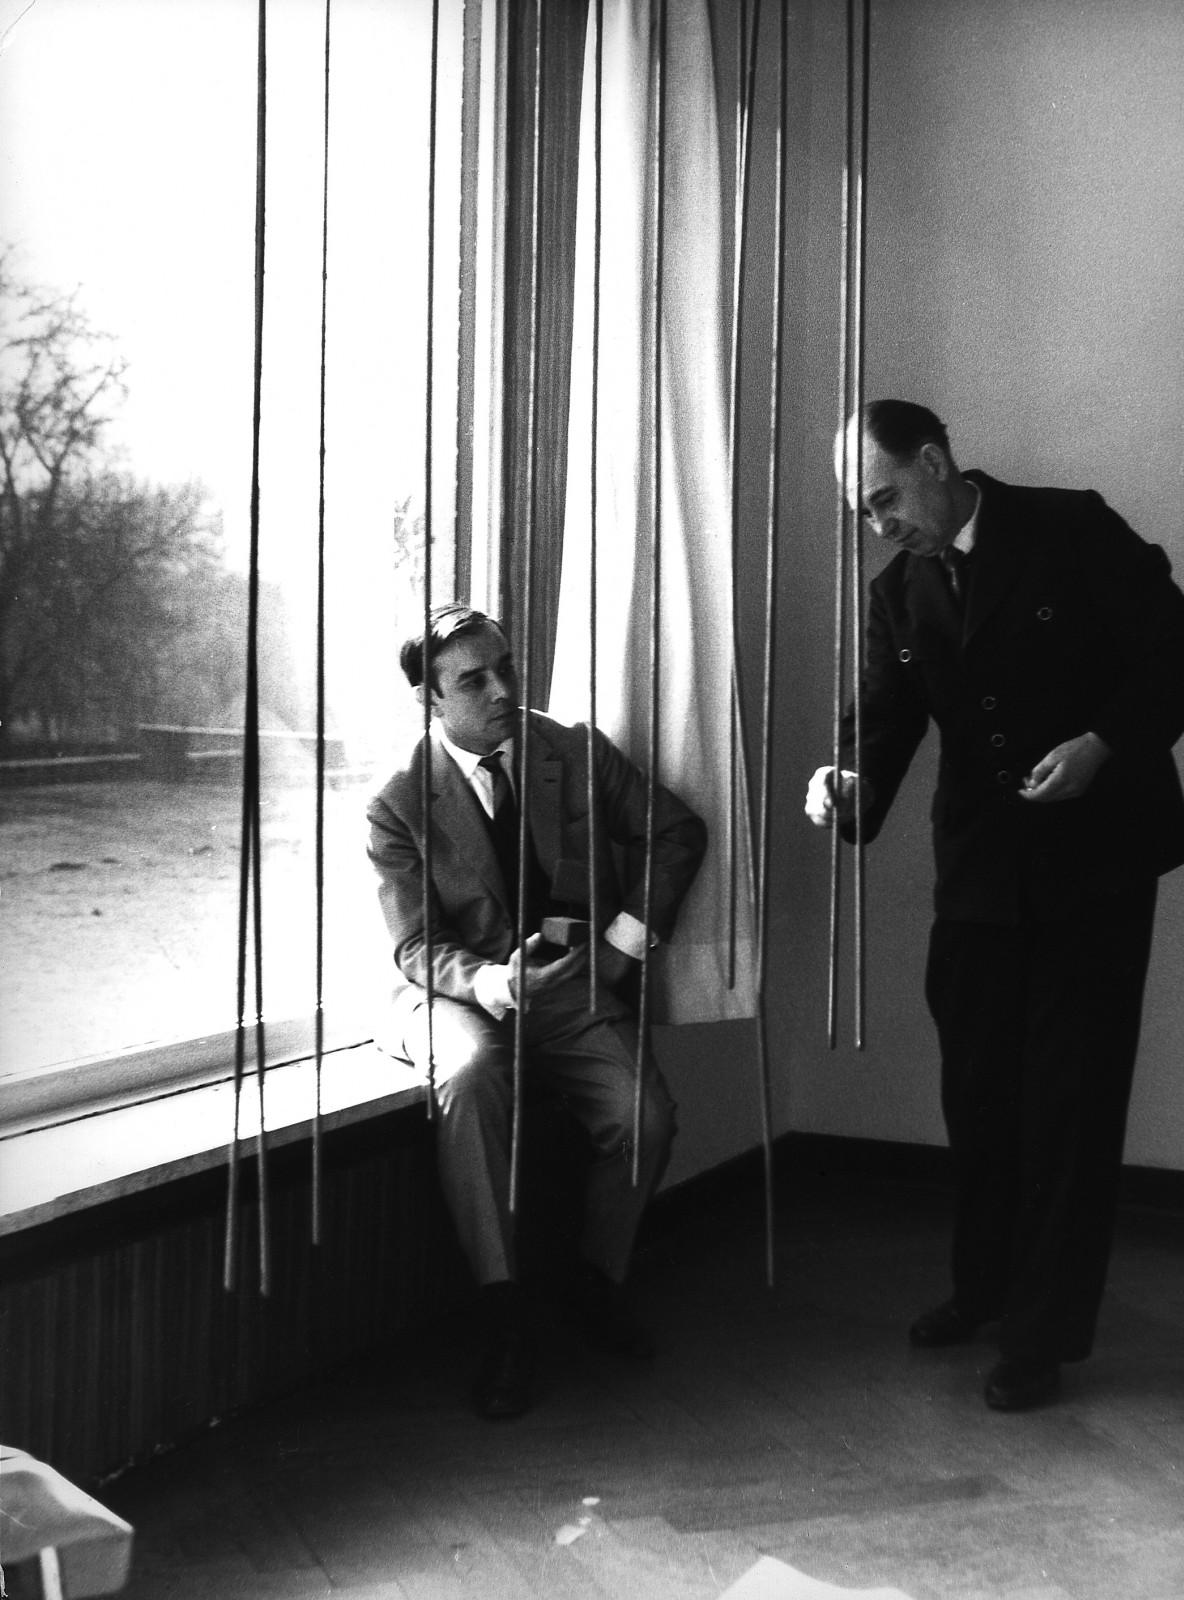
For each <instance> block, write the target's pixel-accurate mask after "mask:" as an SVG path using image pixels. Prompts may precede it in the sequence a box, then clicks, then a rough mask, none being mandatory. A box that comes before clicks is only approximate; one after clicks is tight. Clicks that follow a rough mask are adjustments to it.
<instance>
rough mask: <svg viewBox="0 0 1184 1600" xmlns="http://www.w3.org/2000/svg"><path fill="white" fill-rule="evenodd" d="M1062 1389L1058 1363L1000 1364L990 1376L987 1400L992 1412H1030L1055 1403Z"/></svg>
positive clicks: (1017, 1362)
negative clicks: (1048, 1402) (1052, 1402)
mask: <svg viewBox="0 0 1184 1600" xmlns="http://www.w3.org/2000/svg"><path fill="white" fill-rule="evenodd" d="M1060 1386H1061V1368H1060V1365H1059V1363H1058V1362H1056V1361H1006V1360H1004V1361H1000V1362H999V1363H998V1365H997V1366H995V1367H993V1368H992V1369H991V1371H990V1373H989V1374H988V1376H987V1383H986V1387H985V1389H984V1390H983V1398H984V1399H985V1400H986V1402H987V1404H988V1405H989V1406H990V1408H991V1410H992V1411H1028V1410H1030V1409H1031V1408H1032V1407H1033V1406H1041V1405H1044V1404H1045V1402H1046V1401H1048V1400H1052V1399H1053V1398H1054V1397H1055V1396H1056V1393H1057V1391H1058V1389H1059V1388H1060Z"/></svg>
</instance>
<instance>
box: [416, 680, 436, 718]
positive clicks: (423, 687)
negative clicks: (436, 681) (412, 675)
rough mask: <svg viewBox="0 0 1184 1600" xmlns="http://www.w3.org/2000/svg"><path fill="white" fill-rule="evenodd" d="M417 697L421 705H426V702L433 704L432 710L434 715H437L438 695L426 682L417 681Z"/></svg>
mask: <svg viewBox="0 0 1184 1600" xmlns="http://www.w3.org/2000/svg"><path fill="white" fill-rule="evenodd" d="M415 698H416V699H417V700H418V701H419V703H420V705H421V706H422V705H425V704H430V705H431V710H432V715H433V716H435V714H436V696H435V694H434V693H433V691H432V690H431V689H430V688H429V686H428V685H427V684H426V683H417V684H416V686H415Z"/></svg>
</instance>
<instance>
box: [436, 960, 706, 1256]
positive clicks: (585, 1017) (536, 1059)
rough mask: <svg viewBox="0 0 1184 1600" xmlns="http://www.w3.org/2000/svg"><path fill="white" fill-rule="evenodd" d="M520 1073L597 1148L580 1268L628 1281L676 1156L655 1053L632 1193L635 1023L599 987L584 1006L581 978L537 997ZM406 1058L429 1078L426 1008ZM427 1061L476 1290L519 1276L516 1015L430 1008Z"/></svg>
mask: <svg viewBox="0 0 1184 1600" xmlns="http://www.w3.org/2000/svg"><path fill="white" fill-rule="evenodd" d="M523 1024H524V1027H523V1035H524V1051H523V1074H524V1077H526V1076H533V1077H534V1078H535V1079H536V1080H538V1081H541V1082H543V1083H545V1084H546V1085H547V1086H548V1087H549V1088H550V1089H552V1090H553V1091H554V1092H556V1093H557V1094H558V1095H559V1097H560V1098H561V1099H562V1101H563V1102H564V1104H565V1105H566V1106H567V1108H568V1109H569V1111H570V1112H571V1113H572V1114H573V1115H574V1116H575V1118H576V1120H577V1121H578V1122H579V1123H580V1124H581V1126H582V1127H583V1128H584V1130H585V1131H586V1133H587V1134H588V1137H589V1140H590V1142H591V1145H592V1161H591V1164H590V1168H589V1173H588V1183H587V1192H586V1195H585V1204H584V1226H583V1237H582V1250H583V1254H584V1257H585V1259H587V1260H588V1261H590V1262H591V1263H592V1264H593V1265H594V1266H597V1267H599V1268H600V1269H601V1271H602V1272H605V1273H606V1274H607V1275H608V1276H609V1277H610V1278H612V1279H614V1281H616V1282H621V1281H622V1280H623V1279H624V1277H625V1274H626V1272H627V1270H628V1266H629V1259H630V1256H631V1254H632V1250H633V1241H634V1238H635V1236H636V1233H637V1227H638V1224H639V1222H640V1221H641V1216H642V1213H643V1211H644V1210H645V1206H646V1203H647V1201H648V1200H649V1198H650V1196H651V1194H652V1193H653V1191H654V1189H655V1188H656V1187H657V1184H658V1182H659V1180H660V1179H661V1176H662V1173H663V1171H664V1170H665V1167H666V1162H667V1159H668V1157H669V1154H670V1145H671V1141H672V1140H673V1137H674V1102H673V1100H672V1099H671V1097H670V1094H669V1091H668V1090H667V1088H666V1084H665V1082H664V1080H663V1079H662V1076H661V1074H660V1073H659V1071H658V1068H657V1065H656V1063H655V1062H654V1061H653V1059H652V1057H651V1056H650V1054H649V1052H648V1050H647V1052H646V1059H645V1071H644V1075H643V1076H644V1092H643V1097H642V1115H641V1129H642V1132H641V1154H640V1161H639V1163H638V1166H639V1172H638V1182H637V1185H636V1187H635V1186H634V1184H633V1119H634V1098H635V1085H636V1082H637V1024H636V1020H635V1018H634V1016H633V1014H632V1012H631V1011H630V1010H629V1008H628V1007H627V1006H626V1005H625V1004H624V1003H623V1002H622V1001H621V1000H620V999H619V998H618V997H617V996H616V995H614V994H613V993H612V992H611V991H610V990H608V989H603V990H602V992H601V994H600V995H599V996H598V1004H597V1008H596V1010H595V1011H594V1012H591V1011H589V1009H588V981H587V978H586V977H577V978H573V979H570V980H568V981H567V982H565V983H563V984H560V985H558V986H557V987H556V988H555V989H552V990H548V991H547V992H546V993H545V994H537V995H534V996H532V997H531V1001H530V1005H529V1007H528V1009H527V1011H526V1013H525V1016H524V1018H523ZM404 1048H405V1051H406V1054H407V1056H408V1058H409V1059H410V1060H411V1061H412V1062H413V1063H414V1064H415V1065H416V1066H417V1067H418V1068H419V1069H420V1070H421V1071H423V1072H425V1073H426V1070H427V1053H428V1052H427V1005H426V1003H424V1004H421V1005H420V1006H418V1007H417V1008H416V1009H415V1011H414V1012H413V1013H412V1015H411V1018H410V1021H409V1022H408V1024H407V1027H406V1032H405V1036H404ZM432 1053H433V1057H434V1062H435V1085H436V1097H437V1104H438V1107H439V1126H438V1128H437V1153H438V1160H439V1167H440V1179H441V1184H442V1187H443V1190H444V1197H445V1200H446V1201H447V1204H448V1207H449V1210H450V1211H451V1213H452V1217H453V1220H454V1222H455V1225H456V1230H457V1234H458V1236H459V1238H460V1242H461V1246H462V1248H463V1250H464V1252H465V1254H466V1255H467V1257H468V1259H469V1263H470V1265H471V1266H472V1269H473V1272H474V1274H475V1276H476V1278H477V1281H478V1283H482V1284H484V1283H496V1282H498V1281H500V1280H501V1279H503V1278H513V1277H515V1276H516V1275H517V1262H516V1259H515V1250H514V1222H513V1217H512V1216H511V1213H510V1209H509V1193H510V1133H511V1124H512V1115H513V1068H514V1014H513V1012H511V1013H509V1015H507V1016H506V1017H505V1018H504V1019H502V1020H501V1021H498V1020H496V1019H495V1018H494V1017H491V1016H490V1015H489V1014H488V1013H487V1012H485V1011H482V1010H481V1009H480V1008H479V1007H476V1006H468V1005H463V1004H461V1003H459V1002H458V1001H455V1000H449V999H447V998H437V999H434V1000H433V1013H432Z"/></svg>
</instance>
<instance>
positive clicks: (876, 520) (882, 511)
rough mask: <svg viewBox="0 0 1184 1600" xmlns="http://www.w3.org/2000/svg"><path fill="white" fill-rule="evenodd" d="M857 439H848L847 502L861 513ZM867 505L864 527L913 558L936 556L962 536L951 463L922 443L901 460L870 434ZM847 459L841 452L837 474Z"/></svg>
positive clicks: (865, 469) (865, 462)
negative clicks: (956, 537)
mask: <svg viewBox="0 0 1184 1600" xmlns="http://www.w3.org/2000/svg"><path fill="white" fill-rule="evenodd" d="M855 444H856V441H855V437H854V434H853V433H852V432H850V431H849V432H848V435H847V452H848V453H847V503H848V505H850V506H851V508H852V510H856V509H857V505H856V502H857V499H858V495H857V488H856V479H855V472H856V461H855ZM862 465H863V504H862V508H858V509H860V523H861V525H862V526H863V527H865V528H868V529H870V530H871V532H872V533H874V534H875V535H876V537H877V538H878V539H886V540H887V541H888V542H889V544H893V545H896V546H897V548H898V549H901V550H909V551H911V552H912V554H913V555H918V556H931V555H935V554H936V553H937V551H939V550H941V549H942V548H943V547H944V546H945V545H947V544H949V542H950V540H951V539H952V538H953V537H954V535H955V534H956V533H957V532H958V529H959V528H960V527H961V525H962V521H963V519H962V518H961V516H960V515H959V508H958V504H957V501H956V498H955V495H954V490H953V484H952V481H951V479H952V472H951V466H950V459H949V457H948V456H947V455H946V453H945V451H944V450H942V449H941V448H940V447H939V446H938V445H935V444H925V445H922V446H921V448H920V450H919V451H918V452H917V454H916V455H915V456H913V457H911V458H910V459H908V460H904V461H899V460H897V459H896V458H895V457H893V456H890V455H889V454H888V453H887V451H885V450H882V449H881V448H880V446H879V445H878V444H876V443H875V441H874V440H872V439H869V438H868V436H867V435H866V434H864V437H863V463H862ZM841 473H842V460H841V456H840V452H839V450H838V447H837V446H836V450H835V476H836V477H839V476H840V475H841Z"/></svg>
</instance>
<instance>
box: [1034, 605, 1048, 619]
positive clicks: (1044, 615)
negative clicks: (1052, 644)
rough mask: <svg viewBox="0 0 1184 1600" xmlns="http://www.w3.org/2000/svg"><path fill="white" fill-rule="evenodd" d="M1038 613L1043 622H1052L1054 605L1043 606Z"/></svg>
mask: <svg viewBox="0 0 1184 1600" xmlns="http://www.w3.org/2000/svg"><path fill="white" fill-rule="evenodd" d="M1036 615H1037V616H1038V617H1039V618H1040V620H1041V622H1051V620H1052V607H1051V606H1041V607H1040V610H1039V611H1038V612H1037V613H1036Z"/></svg>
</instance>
